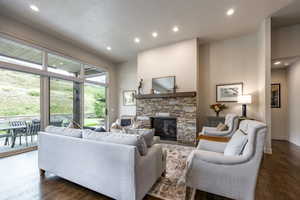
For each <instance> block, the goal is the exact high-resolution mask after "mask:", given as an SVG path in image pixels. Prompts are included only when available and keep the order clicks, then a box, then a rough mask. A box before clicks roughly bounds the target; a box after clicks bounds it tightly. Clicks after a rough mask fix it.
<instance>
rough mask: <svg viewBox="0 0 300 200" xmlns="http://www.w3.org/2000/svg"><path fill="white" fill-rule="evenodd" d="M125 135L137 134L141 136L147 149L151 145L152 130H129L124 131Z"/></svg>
mask: <svg viewBox="0 0 300 200" xmlns="http://www.w3.org/2000/svg"><path fill="white" fill-rule="evenodd" d="M126 133H127V134H137V135H140V136H143V137H144V139H145V142H146V144H147V146H148V147H151V146H152V144H153V137H154V129H134V128H129V129H126Z"/></svg>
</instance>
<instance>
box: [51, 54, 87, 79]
mask: <svg viewBox="0 0 300 200" xmlns="http://www.w3.org/2000/svg"><path fill="white" fill-rule="evenodd" d="M48 71H49V72H54V73H57V74H61V75H65V76H73V77H78V76H79V75H80V71H81V64H80V63H79V62H76V61H73V60H70V59H67V58H64V57H61V56H57V55H54V54H50V53H49V54H48Z"/></svg>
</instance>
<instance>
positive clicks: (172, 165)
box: [148, 144, 195, 200]
mask: <svg viewBox="0 0 300 200" xmlns="http://www.w3.org/2000/svg"><path fill="white" fill-rule="evenodd" d="M194 149H195V148H194V147H186V146H180V145H173V144H163V150H164V151H167V170H166V175H165V177H160V179H159V180H158V181H157V182H156V183H155V184H154V186H153V187H152V189H151V190H150V192H149V193H148V194H149V195H150V196H153V197H157V198H160V199H163V200H185V192H186V187H185V184H184V182H182V176H183V175H184V173H185V167H186V160H187V157H188V156H189V154H190V153H191V152H192V151H193V150H194ZM179 180H180V181H179ZM191 193H194V191H191ZM193 195H194V194H190V195H189V196H193Z"/></svg>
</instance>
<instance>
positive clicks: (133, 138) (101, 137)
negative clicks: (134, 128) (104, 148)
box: [83, 130, 148, 156]
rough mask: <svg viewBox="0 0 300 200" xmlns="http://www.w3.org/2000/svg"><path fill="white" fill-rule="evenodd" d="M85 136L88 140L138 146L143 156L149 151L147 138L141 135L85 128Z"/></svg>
mask: <svg viewBox="0 0 300 200" xmlns="http://www.w3.org/2000/svg"><path fill="white" fill-rule="evenodd" d="M83 138H84V139H88V140H96V141H102V142H110V143H115V144H125V145H132V146H136V148H137V149H138V151H139V153H140V155H141V156H144V155H146V154H147V152H148V148H147V144H146V142H145V139H144V138H143V137H142V136H139V135H130V134H123V133H111V132H104V133H103V132H102V133H97V132H95V131H92V130H84V131H83Z"/></svg>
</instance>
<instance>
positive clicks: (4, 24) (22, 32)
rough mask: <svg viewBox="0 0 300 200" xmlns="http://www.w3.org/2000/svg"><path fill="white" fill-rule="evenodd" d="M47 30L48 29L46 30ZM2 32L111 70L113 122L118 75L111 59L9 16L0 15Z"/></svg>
mask: <svg viewBox="0 0 300 200" xmlns="http://www.w3.org/2000/svg"><path fill="white" fill-rule="evenodd" d="M45 31H46V30H45ZM0 34H2V35H6V36H9V37H13V38H16V39H19V40H22V41H25V42H27V43H30V44H33V45H36V46H40V47H43V48H46V49H49V50H52V51H54V52H57V53H61V54H64V55H67V56H69V57H72V58H74V59H78V60H81V61H83V62H86V63H89V64H91V65H95V66H98V67H101V68H104V69H106V70H107V71H108V72H109V91H108V93H109V94H108V95H109V103H108V104H109V105H108V108H109V114H110V119H109V121H110V122H112V121H114V120H115V119H116V116H117V99H116V98H115V97H116V77H115V67H114V65H113V64H112V63H110V62H109V61H107V60H105V59H103V58H101V57H99V56H98V55H95V54H93V53H91V52H88V51H85V50H83V49H82V48H80V47H78V46H74V45H72V44H71V43H69V42H66V41H63V40H61V39H59V38H56V37H53V36H50V35H48V34H47V33H46V32H41V31H39V30H36V29H33V28H31V27H29V26H27V25H24V24H22V23H19V22H17V21H15V20H12V19H10V18H7V17H3V16H0Z"/></svg>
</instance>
